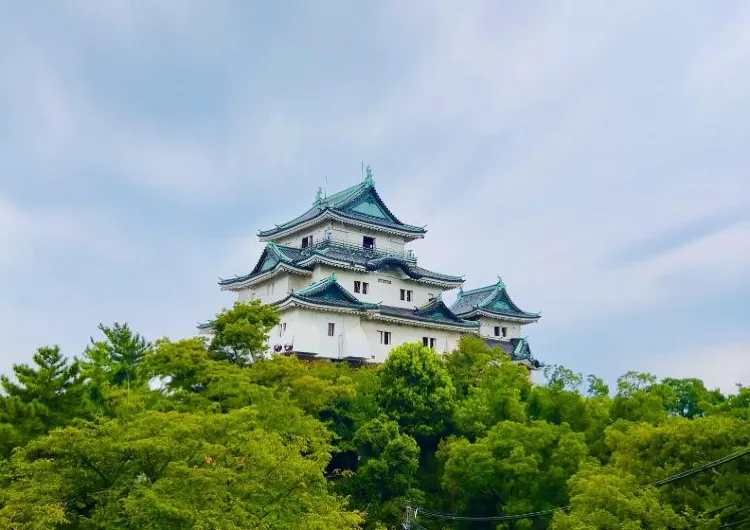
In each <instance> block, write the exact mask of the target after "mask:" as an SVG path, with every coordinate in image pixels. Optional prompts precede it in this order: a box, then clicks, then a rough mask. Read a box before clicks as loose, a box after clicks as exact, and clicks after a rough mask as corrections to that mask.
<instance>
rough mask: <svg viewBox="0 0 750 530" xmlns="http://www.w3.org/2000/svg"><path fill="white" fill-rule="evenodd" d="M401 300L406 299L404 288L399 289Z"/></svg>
mask: <svg viewBox="0 0 750 530" xmlns="http://www.w3.org/2000/svg"><path fill="white" fill-rule="evenodd" d="M401 300H406V289H401Z"/></svg>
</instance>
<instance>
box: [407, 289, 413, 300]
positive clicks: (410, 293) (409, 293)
mask: <svg viewBox="0 0 750 530" xmlns="http://www.w3.org/2000/svg"><path fill="white" fill-rule="evenodd" d="M411 299H412V292H411V291H406V301H407V302H411Z"/></svg>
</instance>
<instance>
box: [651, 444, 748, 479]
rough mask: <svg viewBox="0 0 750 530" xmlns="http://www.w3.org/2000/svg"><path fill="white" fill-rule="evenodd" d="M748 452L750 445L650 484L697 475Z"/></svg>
mask: <svg viewBox="0 0 750 530" xmlns="http://www.w3.org/2000/svg"><path fill="white" fill-rule="evenodd" d="M748 453H750V447H748V448H747V449H743V450H742V451H738V452H736V453H734V454H731V455H727V456H725V457H724V458H720V459H718V460H714V461H713V462H709V463H708V464H705V465H703V466H700V467H695V468H693V469H688V470H687V471H683V472H682V473H677V474H676V475H672V476H671V477H667V478H664V479H661V480H657V481H656V482H654V483H653V484H651V485H652V486H655V487H657V488H658V487H659V486H665V485H667V484H670V483H672V482H675V481H677V480H682V479H683V478H688V477H692V476H693V475H697V474H698V473H703V472H704V471H708V470H709V469H712V468H714V467H716V466H720V465H723V464H726V463H728V462H731V461H732V460H737V459H738V458H741V457H743V456H745V455H746V454H748Z"/></svg>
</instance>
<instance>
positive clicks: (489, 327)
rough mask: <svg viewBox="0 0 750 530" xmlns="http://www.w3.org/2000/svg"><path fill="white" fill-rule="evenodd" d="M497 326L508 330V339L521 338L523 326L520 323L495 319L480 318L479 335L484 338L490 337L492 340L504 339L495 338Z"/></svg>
mask: <svg viewBox="0 0 750 530" xmlns="http://www.w3.org/2000/svg"><path fill="white" fill-rule="evenodd" d="M495 326H500V327H501V328H502V327H504V328H507V333H508V335H507V338H509V339H518V338H521V335H522V334H521V324H519V323H518V322H509V321H507V320H500V319H495V318H488V317H480V319H479V334H480V335H482V336H483V337H489V338H492V339H498V338H502V337H496V336H495ZM501 332H502V331H501Z"/></svg>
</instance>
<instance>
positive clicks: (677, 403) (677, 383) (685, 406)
mask: <svg viewBox="0 0 750 530" xmlns="http://www.w3.org/2000/svg"><path fill="white" fill-rule="evenodd" d="M662 384H663V385H665V386H666V387H668V388H669V389H671V390H672V397H671V399H669V401H667V403H666V407H667V411H668V412H670V413H671V414H677V415H679V416H684V417H686V418H695V417H696V416H705V415H706V414H707V413H708V412H709V411H710V410H712V409H713V408H714V407H715V406H716V405H718V404H720V403H721V402H723V401H724V396H723V395H722V393H721V392H720V391H719V390H708V389H707V388H706V387H705V385H704V384H703V381H701V380H700V379H673V378H671V377H668V378H666V379H664V380H663V381H662Z"/></svg>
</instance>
